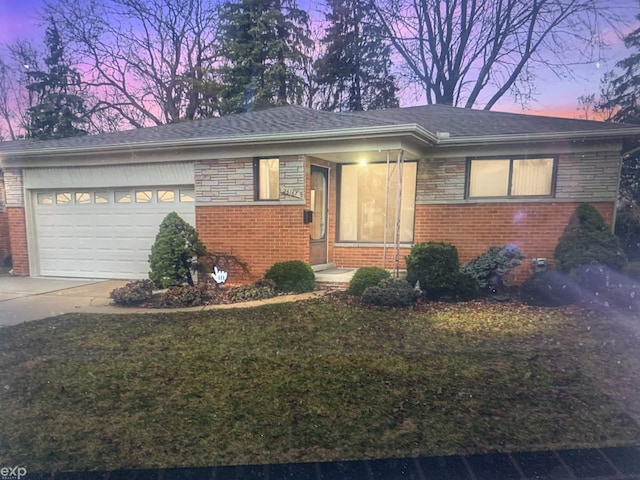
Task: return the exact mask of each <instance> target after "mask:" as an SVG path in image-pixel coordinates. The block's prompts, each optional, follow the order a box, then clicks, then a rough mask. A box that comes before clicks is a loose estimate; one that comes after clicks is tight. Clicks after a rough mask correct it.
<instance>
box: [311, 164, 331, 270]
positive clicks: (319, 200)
mask: <svg viewBox="0 0 640 480" xmlns="http://www.w3.org/2000/svg"><path fill="white" fill-rule="evenodd" d="M328 178H329V171H328V170H327V169H326V168H322V167H316V166H315V165H312V166H311V211H312V212H313V221H312V222H311V230H310V232H311V233H310V246H309V260H310V262H311V265H321V264H323V263H327V205H328V198H329V188H328V186H329V183H328Z"/></svg>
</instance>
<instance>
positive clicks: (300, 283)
mask: <svg viewBox="0 0 640 480" xmlns="http://www.w3.org/2000/svg"><path fill="white" fill-rule="evenodd" d="M264 278H265V279H267V280H273V281H274V282H275V285H276V286H275V290H276V292H277V293H303V292H311V291H313V290H314V289H315V287H316V276H315V274H314V273H313V269H312V268H311V265H309V264H308V263H305V262H302V261H300V260H289V261H286V262H279V263H275V264H273V265H272V266H271V267H270V268H269V270H267V272H266V273H265V274H264Z"/></svg>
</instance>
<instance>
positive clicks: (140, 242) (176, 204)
mask: <svg viewBox="0 0 640 480" xmlns="http://www.w3.org/2000/svg"><path fill="white" fill-rule="evenodd" d="M32 205H33V207H34V212H35V222H34V223H35V230H36V235H35V238H36V243H37V251H38V266H39V272H40V275H43V276H62V277H82V278H122V279H134V278H146V277H147V275H148V272H149V263H148V258H149V253H150V252H151V246H152V245H153V242H154V241H155V237H156V235H157V233H158V227H159V226H160V222H162V219H163V218H164V217H165V216H166V215H167V214H168V213H170V212H176V213H177V214H178V215H180V216H181V217H182V218H183V219H184V220H186V221H187V222H188V223H190V224H191V225H194V226H195V197H194V191H193V187H192V186H184V187H166V186H162V187H140V188H128V187H124V188H118V189H56V190H40V191H33V192H32Z"/></svg>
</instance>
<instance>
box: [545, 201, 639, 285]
mask: <svg viewBox="0 0 640 480" xmlns="http://www.w3.org/2000/svg"><path fill="white" fill-rule="evenodd" d="M553 258H554V260H555V264H556V268H557V270H558V271H560V272H563V273H573V272H575V271H576V269H577V268H578V267H580V266H581V265H589V264H599V265H606V266H608V267H611V268H612V269H614V270H618V271H620V270H622V269H623V268H624V267H625V265H626V263H627V259H626V256H625V254H624V251H623V250H622V248H620V242H619V240H618V238H617V237H616V236H615V235H614V234H613V233H612V232H611V230H610V229H609V228H608V227H607V225H606V224H605V223H604V219H603V218H602V215H600V213H599V212H598V211H597V210H596V209H595V208H594V207H593V206H592V205H589V204H588V203H582V204H580V205H578V207H577V208H576V211H575V212H574V214H573V215H572V216H571V219H570V220H569V224H568V225H567V226H566V228H565V229H564V232H563V233H562V236H561V237H560V240H559V241H558V245H557V246H556V249H555V253H554V256H553Z"/></svg>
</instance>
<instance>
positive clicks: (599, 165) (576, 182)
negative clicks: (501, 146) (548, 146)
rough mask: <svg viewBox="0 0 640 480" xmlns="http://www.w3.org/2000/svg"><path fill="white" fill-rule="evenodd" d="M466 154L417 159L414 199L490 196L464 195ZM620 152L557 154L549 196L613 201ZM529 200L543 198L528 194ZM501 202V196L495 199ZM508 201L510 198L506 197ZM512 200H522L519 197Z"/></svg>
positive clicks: (430, 200) (457, 199) (430, 201)
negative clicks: (555, 169)
mask: <svg viewBox="0 0 640 480" xmlns="http://www.w3.org/2000/svg"><path fill="white" fill-rule="evenodd" d="M466 162H467V161H466V158H446V159H445V158H435V159H426V160H421V161H420V162H419V163H418V175H417V177H418V178H417V189H416V203H418V204H439V203H477V202H480V201H481V202H492V201H494V200H493V199H490V200H486V199H482V200H476V199H465V182H466ZM620 162H621V160H620V156H619V155H618V154H616V153H612V152H602V153H600V152H596V153H587V154H564V155H560V156H559V157H558V169H557V176H556V189H555V196H554V197H553V198H552V199H549V201H553V200H567V201H571V200H578V201H615V199H616V197H617V192H618V174H619V171H620ZM531 200H532V201H544V200H545V199H541V198H532V199H531ZM496 201H500V202H504V201H505V199H504V198H500V199H496ZM507 201H510V200H507ZM513 201H517V202H522V201H523V199H522V198H519V199H514V200H513Z"/></svg>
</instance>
